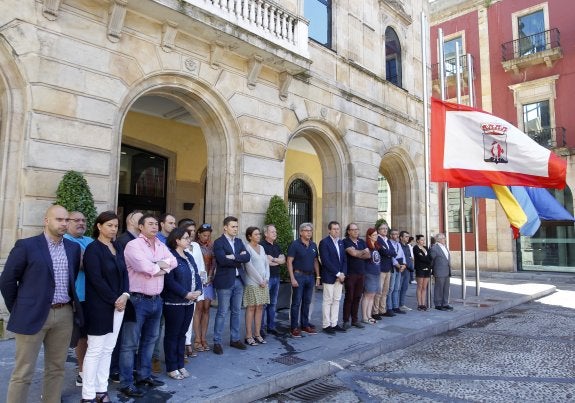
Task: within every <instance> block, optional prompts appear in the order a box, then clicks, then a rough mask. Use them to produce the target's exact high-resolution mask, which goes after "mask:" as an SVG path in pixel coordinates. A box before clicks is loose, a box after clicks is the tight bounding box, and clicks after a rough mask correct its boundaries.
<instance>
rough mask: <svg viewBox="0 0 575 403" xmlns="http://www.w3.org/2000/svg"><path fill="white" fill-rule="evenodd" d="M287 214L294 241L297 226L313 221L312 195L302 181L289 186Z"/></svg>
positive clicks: (296, 181) (296, 180)
mask: <svg viewBox="0 0 575 403" xmlns="http://www.w3.org/2000/svg"><path fill="white" fill-rule="evenodd" d="M288 212H289V215H290V220H291V226H292V229H293V232H294V234H293V236H294V239H295V238H296V237H297V234H298V228H299V226H300V225H301V224H303V223H304V222H312V221H313V194H312V190H311V187H310V186H309V185H308V184H307V183H306V182H305V181H304V180H303V179H295V180H294V181H293V182H292V183H291V184H290V185H289V189H288Z"/></svg>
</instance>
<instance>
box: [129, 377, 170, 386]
mask: <svg viewBox="0 0 575 403" xmlns="http://www.w3.org/2000/svg"><path fill="white" fill-rule="evenodd" d="M136 385H138V386H149V387H151V388H155V387H156V386H163V385H165V383H164V382H162V381H158V380H157V379H154V378H152V377H151V376H149V377H147V378H144V379H140V380H139V381H138V382H136Z"/></svg>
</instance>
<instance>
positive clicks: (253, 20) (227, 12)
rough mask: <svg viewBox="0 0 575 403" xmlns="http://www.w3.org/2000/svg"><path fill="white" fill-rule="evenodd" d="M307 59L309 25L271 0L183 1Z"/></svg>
mask: <svg viewBox="0 0 575 403" xmlns="http://www.w3.org/2000/svg"><path fill="white" fill-rule="evenodd" d="M184 1H185V2H186V3H189V4H191V5H193V6H196V7H198V8H200V9H203V10H206V11H208V12H210V13H212V14H215V15H218V16H219V17H221V18H223V19H224V20H226V21H228V22H230V23H232V24H235V25H237V26H240V27H242V28H244V29H246V30H247V31H250V32H252V33H255V34H257V35H259V36H261V37H263V38H265V39H268V40H270V41H272V42H274V43H276V44H278V45H280V46H283V47H285V48H287V49H290V50H292V51H295V52H296V53H298V54H300V55H302V56H304V57H308V49H307V44H308V24H307V22H306V21H305V20H304V19H303V18H301V17H299V16H297V15H295V14H292V13H290V12H289V11H287V10H285V9H283V8H282V7H281V6H280V5H279V3H277V2H275V1H272V0H184Z"/></svg>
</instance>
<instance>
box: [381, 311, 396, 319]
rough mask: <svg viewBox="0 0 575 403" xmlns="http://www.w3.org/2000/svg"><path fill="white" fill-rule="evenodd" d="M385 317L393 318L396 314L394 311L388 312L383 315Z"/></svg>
mask: <svg viewBox="0 0 575 403" xmlns="http://www.w3.org/2000/svg"><path fill="white" fill-rule="evenodd" d="M383 316H387V317H388V318H393V317H394V316H395V314H394V313H393V311H387V312H386V313H384V314H383Z"/></svg>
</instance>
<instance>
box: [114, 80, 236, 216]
mask: <svg viewBox="0 0 575 403" xmlns="http://www.w3.org/2000/svg"><path fill="white" fill-rule="evenodd" d="M143 96H160V97H163V98H167V99H170V100H172V101H174V102H177V103H178V104H180V105H181V106H182V107H183V108H185V109H186V110H187V111H188V112H189V113H190V114H192V115H193V116H194V118H195V119H197V120H198V122H199V125H200V126H201V129H202V132H203V134H204V138H205V141H206V145H207V154H208V155H207V175H206V194H208V195H210V198H209V200H207V201H205V206H204V217H205V220H206V221H207V222H220V221H221V219H222V217H225V216H226V215H228V214H238V213H239V212H241V211H242V210H241V205H240V203H241V195H240V191H241V189H240V180H239V172H240V158H239V140H238V139H239V133H240V130H239V128H238V126H237V124H236V122H235V120H234V119H233V116H232V114H231V113H230V112H229V111H230V108H229V107H228V106H227V105H226V104H225V102H224V100H223V99H222V98H220V97H219V96H218V95H217V94H216V93H215V92H214V91H213V90H212V89H211V88H210V87H209V86H208V85H204V84H203V83H202V82H200V81H196V80H193V79H191V78H190V77H185V76H179V75H173V74H170V75H164V74H162V75H157V76H153V77H149V78H146V79H145V80H142V81H141V82H139V83H137V84H136V85H134V86H133V87H132V89H131V90H130V91H129V93H128V94H126V96H125V97H124V101H123V102H122V103H121V106H120V113H119V114H118V119H117V121H116V122H115V127H114V128H115V133H117V136H116V144H115V148H114V149H113V150H112V154H113V158H112V161H114V163H115V164H116V166H115V167H113V170H112V172H116V173H117V172H118V169H119V167H118V163H119V152H120V147H121V138H122V135H121V133H122V127H123V125H124V119H125V117H126V114H127V112H128V111H129V110H130V107H131V106H132V104H133V103H134V102H135V101H136V100H137V99H139V98H140V97H143ZM111 186H112V189H111V191H112V192H113V194H114V197H115V199H116V200H117V184H116V183H112V185H111Z"/></svg>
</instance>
